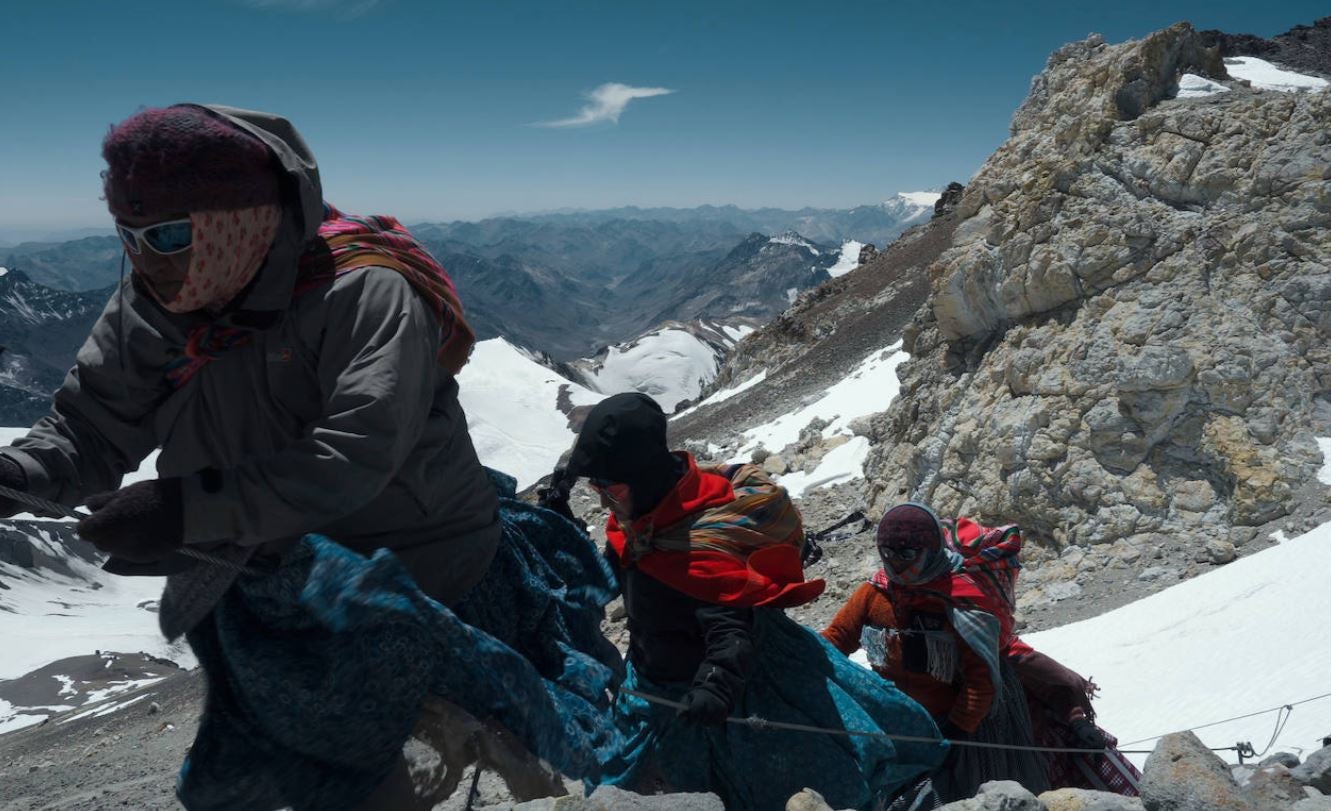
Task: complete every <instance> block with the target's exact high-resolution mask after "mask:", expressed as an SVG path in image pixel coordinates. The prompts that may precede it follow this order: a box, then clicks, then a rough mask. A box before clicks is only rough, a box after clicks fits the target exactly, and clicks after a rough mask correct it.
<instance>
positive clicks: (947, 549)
mask: <svg viewBox="0 0 1331 811" xmlns="http://www.w3.org/2000/svg"><path fill="white" fill-rule="evenodd" d="M994 540H995V541H996V543H999V544H1001V543H1003V541H1004V540H1006V541H1007V542H1008V544H1009V546H1010V545H1011V543H1012V542H1013V536H1010V535H1009V536H1006V538H1004V537H1002V536H1000V537H998V538H995V539H994ZM1016 540H1017V543H1018V544H1019V536H1018V537H1017V538H1016ZM877 545H878V553H879V556H880V557H881V559H882V562H883V568H881V569H880V570H879V571H878V573H877V574H875V575H874V577H873V578H872V579H871V580H870V581H869V582H868V583H865V584H863V585H862V586H860V588H859V590H857V591H856V592H855V594H854V595H852V596H851V598H850V600H849V601H848V602H847V603H846V605H845V606H844V607H843V608H842V609H841V610H840V611H839V612H838V613H837V615H836V617H835V619H833V620H832V623H831V625H829V626H828V627H827V629H826V630H824V631H823V636H824V637H825V638H826V639H827V640H828V641H830V642H831V643H832V644H833V645H835V646H836V647H837V648H838V649H840V650H841V651H842V652H843V653H845V654H848V655H849V654H851V653H854V652H855V651H857V650H859V649H860V648H861V647H863V648H864V649H865V650H866V652H867V654H868V658H869V663H870V665H871V667H872V668H873V669H874V670H875V671H876V672H878V673H879V674H881V675H882V676H884V677H885V678H887V679H890V680H891V681H892V682H893V683H895V684H897V685H898V686H899V687H900V688H901V689H902V690H904V691H906V693H907V694H908V695H910V696H911V697H912V698H914V699H915V700H916V701H919V702H920V703H921V704H923V705H924V706H925V707H926V708H927V709H928V710H929V712H930V713H931V714H932V715H933V717H934V719H935V720H936V721H937V722H938V724H939V726H940V727H941V729H942V732H943V735H944V736H945V737H947V738H948V739H949V740H953V741H959V742H961V743H962V744H963V745H960V746H954V747H952V748H951V750H950V751H949V753H948V759H947V761H946V762H945V763H944V764H943V766H942V768H941V769H940V770H939V772H938V773H937V774H936V775H935V777H934V780H933V782H934V788H935V789H936V790H937V791H938V793H939V795H940V796H941V797H942V798H943V799H944V800H945V801H953V800H960V799H965V798H969V797H973V796H974V795H975V794H976V792H977V790H978V789H979V786H980V784H981V783H985V782H988V781H990V780H1016V781H1018V782H1020V783H1021V784H1022V785H1024V786H1026V788H1028V789H1030V790H1031V791H1033V792H1035V793H1037V794H1038V793H1039V792H1041V791H1044V790H1046V789H1048V788H1049V782H1048V778H1047V776H1046V767H1045V764H1044V761H1043V759H1042V757H1041V756H1040V755H1038V754H1036V753H1032V752H1021V751H1017V750H1010V749H989V748H979V747H970V746H965V745H964V744H965V743H966V742H970V741H976V742H982V743H1001V744H1015V745H1019V746H1031V745H1033V743H1034V741H1033V736H1032V733H1031V721H1030V715H1029V711H1028V709H1027V705H1026V700H1025V693H1024V691H1023V689H1022V686H1021V684H1020V682H1018V681H1017V678H1016V676H1015V675H1014V673H1013V670H1012V666H1011V665H1010V664H1009V663H1008V662H1007V659H1006V657H1005V655H1004V652H1005V651H1006V648H1007V646H1008V645H1009V644H1010V642H1011V641H1012V640H1013V639H1015V637H1014V636H1013V632H1012V612H1011V609H1010V608H1007V607H1005V605H1004V600H1005V597H1004V594H1003V593H1002V591H1003V589H1002V588H1001V586H1000V587H999V588H997V589H996V588H994V587H993V586H994V585H995V583H997V582H999V581H1001V579H1002V577H1001V573H1000V575H999V576H998V577H995V578H990V577H988V576H986V575H976V574H973V573H972V572H968V571H966V558H965V557H964V556H963V555H962V553H961V552H960V551H959V550H958V549H957V548H955V545H953V544H949V543H947V542H946V538H945V534H944V525H943V524H942V522H940V521H939V520H938V518H937V517H936V516H935V515H934V513H933V511H932V510H930V509H929V508H927V507H925V506H923V505H919V504H901V505H898V506H896V507H893V508H892V509H891V510H889V511H888V512H887V514H886V515H884V516H883V519H882V521H881V522H880V523H879V525H878V532H877ZM1018 548H1019V547H1018ZM999 551H1003V549H1002V548H1001V547H1000V549H999ZM1010 551H1013V554H1015V550H1010ZM995 557H997V556H995ZM1013 572H1014V573H1015V569H1014V570H1013Z"/></svg>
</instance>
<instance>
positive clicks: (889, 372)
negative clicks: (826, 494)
mask: <svg viewBox="0 0 1331 811" xmlns="http://www.w3.org/2000/svg"><path fill="white" fill-rule="evenodd" d="M908 357H910V356H909V355H908V354H906V353H905V352H904V351H902V349H901V342H900V341H897V342H896V343H894V344H892V345H891V346H888V347H885V348H883V349H881V350H878V351H875V352H872V353H870V354H869V355H868V357H866V358H865V359H864V360H863V361H861V362H860V364H859V365H858V366H856V367H855V368H854V369H853V370H852V371H851V373H850V374H849V375H847V376H846V377H845V378H844V379H843V380H841V381H839V382H837V383H835V384H833V385H832V386H831V387H829V388H828V389H827V390H826V391H824V392H823V393H822V395H821V396H819V397H818V398H817V399H816V400H814V401H813V402H811V403H809V404H807V405H805V406H803V407H801V408H799V409H797V410H795V411H792V412H790V413H788V414H785V415H782V416H780V417H778V418H776V419H775V420H773V421H772V422H769V423H766V424H765V425H760V426H757V427H755V428H750V429H749V430H747V431H745V432H744V435H743V439H742V444H741V446H740V448H739V450H738V451H737V452H736V454H735V456H734V457H733V458H732V459H731V462H732V463H734V464H737V463H742V462H746V461H748V460H749V459H750V458H752V455H753V451H754V450H756V449H757V448H758V447H759V446H762V447H764V448H767V449H768V450H770V451H772V452H774V453H776V452H779V451H781V450H782V449H783V448H785V447H786V446H787V445H790V444H792V443H794V442H797V441H799V437H800V432H801V431H803V430H804V428H805V427H806V426H808V424H809V423H810V422H812V421H813V420H815V419H822V420H826V421H827V422H828V425H827V427H826V428H824V429H823V432H822V434H823V436H824V437H832V436H835V435H837V434H847V435H849V434H850V433H851V431H850V427H849V426H850V423H851V422H852V421H853V420H856V419H858V418H860V417H863V416H867V415H869V414H876V413H878V412H880V411H885V410H886V409H887V407H888V406H889V405H891V404H892V400H894V399H895V398H896V396H897V393H898V392H899V391H900V389H901V384H900V381H898V380H897V366H899V365H901V363H902V362H903V361H905V360H906V359H907V358H908ZM856 439H860V438H859V437H856V438H852V439H851V441H850V442H848V443H846V444H845V445H842V446H841V447H839V448H835V449H833V450H832V451H831V452H829V453H828V454H827V457H825V458H824V459H823V462H822V464H820V465H819V469H818V470H815V471H814V472H813V473H810V474H808V476H807V477H805V476H804V475H803V474H800V473H796V474H787V476H786V477H785V478H783V479H781V482H782V484H785V483H786V482H787V481H788V480H791V477H792V476H798V477H801V478H795V479H794V480H793V481H791V484H792V485H798V486H799V487H800V488H801V491H803V490H807V489H809V488H810V487H813V486H821V485H820V484H818V482H819V480H820V479H822V478H825V477H827V478H828V481H826V482H823V483H825V484H831V483H835V482H839V481H849V480H851V479H854V478H858V477H861V476H863V475H864V458H863V454H865V453H867V447H866V445H867V443H859V442H856V441H855V440H856ZM838 451H840V453H838ZM834 454H835V456H834ZM823 466H827V469H826V470H825V471H824V470H822V468H823ZM820 471H821V472H820Z"/></svg>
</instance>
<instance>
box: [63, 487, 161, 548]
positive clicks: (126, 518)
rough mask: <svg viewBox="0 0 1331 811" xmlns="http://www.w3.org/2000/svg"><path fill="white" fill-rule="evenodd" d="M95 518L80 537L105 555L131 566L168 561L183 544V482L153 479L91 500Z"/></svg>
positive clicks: (81, 525)
mask: <svg viewBox="0 0 1331 811" xmlns="http://www.w3.org/2000/svg"><path fill="white" fill-rule="evenodd" d="M88 509H90V510H92V511H93V513H92V515H90V516H88V517H87V518H85V519H83V520H82V521H80V522H79V525H78V532H79V535H80V536H81V537H82V538H83V539H84V540H85V541H88V542H89V543H91V544H92V545H93V546H95V547H97V548H98V549H100V550H101V551H103V552H107V553H109V554H111V555H113V556H115V557H117V558H121V559H123V560H127V561H129V562H130V563H155V562H157V561H160V560H165V559H167V558H169V557H171V556H172V554H173V553H174V552H175V551H176V550H177V549H179V548H180V545H181V544H182V543H183V542H184V534H185V509H184V505H183V504H182V502H181V494H180V479H151V480H149V481H144V482H139V483H138V484H131V485H130V486H129V487H123V488H121V489H119V490H116V491H115V492H113V493H102V494H100V495H96V496H93V497H92V498H89V499H88Z"/></svg>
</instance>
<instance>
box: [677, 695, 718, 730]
mask: <svg viewBox="0 0 1331 811" xmlns="http://www.w3.org/2000/svg"><path fill="white" fill-rule="evenodd" d="M680 702H681V703H682V704H683V705H684V706H683V707H680V708H679V711H678V712H677V713H676V715H678V716H679V717H680V718H683V719H684V720H685V721H688V722H689V723H690V724H710V725H716V724H724V723H725V722H726V717H727V716H729V715H730V705H729V704H727V703H726V701H725V699H723V698H721V696H719V695H717V694H716V693H714V692H712V691H711V690H709V689H707V688H706V687H695V688H693V689H692V690H690V691H688V692H687V693H685V694H684V698H683V699H681V700H680Z"/></svg>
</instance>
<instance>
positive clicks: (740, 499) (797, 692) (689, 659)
mask: <svg viewBox="0 0 1331 811" xmlns="http://www.w3.org/2000/svg"><path fill="white" fill-rule="evenodd" d="M578 477H585V478H587V479H588V480H589V481H590V483H591V485H592V487H593V488H594V489H595V490H596V491H597V492H598V493H599V494H600V496H601V499H602V502H603V504H605V505H606V506H607V507H608V508H609V510H610V513H611V515H610V517H609V520H608V523H607V526H606V537H607V542H608V543H607V548H606V555H607V557H608V558H609V560H610V561H611V563H612V565H613V567H614V569H615V571H616V572H617V573H618V576H619V584H620V588H621V590H622V592H623V596H624V605H625V609H626V611H627V614H628V629H629V649H628V671H629V672H628V677H627V680H626V681H625V684H624V688H623V689H622V690H621V691H620V693H619V697H618V700H617V702H616V705H615V718H616V720H617V722H618V725H619V729H620V731H621V733H622V735H623V737H624V741H623V744H622V746H621V747H620V748H619V750H618V751H617V752H615V753H614V754H613V755H612V756H611V758H610V759H609V760H608V762H607V764H606V768H605V772H604V774H603V775H602V777H601V778H600V780H599V781H594V782H603V783H609V784H613V785H618V786H620V787H621V788H626V789H629V790H632V791H637V792H640V793H655V792H658V791H683V792H690V791H693V792H708V791H710V792H715V793H717V794H718V795H720V796H721V798H722V800H723V801H724V802H725V804H726V807H727V808H730V809H769V808H781V807H784V805H785V803H786V800H787V799H788V798H789V797H790V796H791V795H793V794H795V793H796V792H798V791H800V790H801V789H803V788H805V787H812V788H814V789H816V790H817V791H819V792H821V793H822V794H823V795H824V796H825V797H826V798H827V800H828V802H829V803H831V804H832V805H833V806H834V807H837V808H845V807H855V808H864V809H869V808H877V807H881V806H880V805H879V804H880V803H883V802H885V801H887V800H889V799H891V798H892V796H893V795H895V794H897V793H899V792H900V791H901V790H902V789H903V788H904V787H906V786H908V785H911V784H913V783H915V782H916V781H918V779H919V778H920V777H921V776H922V775H924V774H927V773H928V772H929V771H930V770H931V769H932V768H933V767H934V766H936V765H937V764H938V762H940V761H941V759H942V757H943V754H944V749H943V748H942V747H940V746H937V745H934V744H930V743H911V742H891V741H888V740H886V739H882V738H874V737H857V738H848V737H845V736H838V735H835V734H833V735H827V734H818V733H809V732H795V731H785V730H771V729H767V730H764V729H755V728H753V727H752V726H748V725H743V724H734V723H728V722H727V719H728V718H733V717H740V718H748V717H750V716H757V717H760V718H764V719H768V720H773V721H788V722H797V723H802V724H809V725H815V726H822V727H828V728H831V729H834V730H842V729H856V730H861V731H870V732H873V731H883V732H890V733H894V734H902V735H915V736H922V737H928V738H933V737H936V735H937V729H936V727H935V726H934V724H933V722H932V721H931V720H930V718H929V716H928V714H927V713H926V712H925V711H924V710H923V708H921V707H920V706H919V705H918V704H916V703H915V702H913V701H911V700H910V699H909V698H907V697H906V696H905V695H903V694H902V693H900V692H899V691H898V690H897V689H896V688H894V687H892V686H891V685H889V684H886V683H884V682H882V681H880V680H878V679H877V678H876V677H874V676H873V675H872V674H870V673H868V672H867V671H863V670H861V669H860V668H858V667H856V666H855V665H853V664H851V663H850V662H848V661H847V660H846V659H845V658H844V657H841V656H839V655H837V654H836V652H835V651H834V650H832V648H831V647H830V646H829V645H827V644H826V643H825V642H824V641H823V640H821V639H820V638H819V637H818V636H817V635H816V634H813V633H812V632H810V631H808V630H807V629H805V628H803V627H801V626H799V625H797V624H796V623H795V622H793V621H792V620H790V619H789V618H787V617H786V615H785V613H784V612H783V611H782V609H783V608H788V607H791V606H797V605H802V604H804V603H807V602H809V601H810V600H813V599H814V598H816V597H817V596H818V595H819V594H821V593H822V590H823V587H824V584H823V582H822V581H820V580H812V581H810V580H806V579H805V578H804V573H803V570H802V567H801V565H800V550H801V547H802V545H803V542H804V532H803V529H802V525H801V520H800V515H799V512H798V511H797V510H796V508H795V506H794V504H793V503H792V502H791V500H790V499H789V497H788V496H787V495H786V492H785V490H784V489H782V488H780V487H778V486H776V485H775V484H773V483H772V481H771V480H770V479H768V478H767V477H766V476H765V475H764V474H763V473H762V471H760V470H759V469H757V468H755V467H752V466H749V465H731V466H721V467H707V466H700V465H698V464H697V463H696V462H695V461H694V459H693V457H692V456H690V455H689V454H687V453H672V452H671V451H670V450H669V448H668V446H667V444H666V416H665V414H664V413H663V412H662V411H661V409H660V407H659V406H657V404H656V403H655V402H654V401H653V400H652V399H651V398H649V397H647V396H646V395H642V394H636V393H633V394H619V395H615V396H613V397H610V398H609V399H606V400H604V401H602V402H601V403H600V404H598V405H597V406H596V407H594V408H593V409H592V410H591V412H590V413H589V414H588V416H587V420H586V422H585V424H584V426H583V428H582V431H581V433H580V434H579V436H578V439H577V442H576V443H575V445H574V447H573V451H572V454H571V457H570V460H569V463H568V467H567V469H566V470H565V471H561V472H559V475H557V476H556V479H557V481H558V482H559V486H556V487H552V488H551V490H550V491H547V493H546V499H547V501H549V502H550V503H551V506H552V508H557V509H562V510H563V511H564V512H566V513H567V501H566V499H567V489H568V485H569V483H570V482H571V481H572V480H575V479H576V478H578ZM649 697H650V698H649ZM653 699H655V701H653ZM662 699H664V700H666V701H669V702H673V703H674V704H675V705H677V706H667V705H663V704H661V703H659V702H660V700H662Z"/></svg>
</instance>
